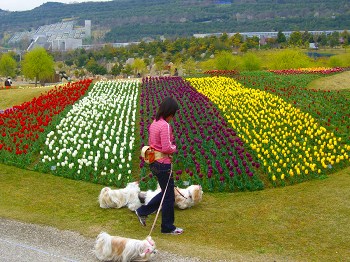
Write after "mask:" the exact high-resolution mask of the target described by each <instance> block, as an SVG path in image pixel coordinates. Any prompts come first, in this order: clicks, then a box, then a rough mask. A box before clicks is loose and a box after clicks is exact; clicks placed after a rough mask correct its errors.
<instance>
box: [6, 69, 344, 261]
mask: <svg viewBox="0 0 350 262" xmlns="http://www.w3.org/2000/svg"><path fill="white" fill-rule="evenodd" d="M344 74H345V73H344ZM326 79H327V78H325V79H324V81H326ZM347 79H349V78H345V79H343V81H344V82H345V81H348V82H347V83H349V82H350V79H349V80H347ZM322 86H324V82H323V83H322V82H321V86H320V87H322ZM347 86H349V85H347ZM313 88H317V87H315V86H313ZM3 91H4V90H3ZM3 91H1V92H3ZM6 91H10V90H6ZM12 91H13V92H17V91H18V90H12ZM41 92H42V90H39V89H37V94H36V95H39V94H40V93H41ZM15 94H17V96H16V97H17V98H18V93H15ZM36 95H35V96H36ZM10 97H11V96H10ZM27 99H28V100H29V99H30V98H29V96H28V97H27ZM4 102H5V101H2V100H0V108H3V103H4ZM14 104H19V103H14ZM14 104H12V105H14ZM9 106H11V104H8V105H7V107H9ZM0 188H1V190H0V217H4V218H9V219H16V220H20V221H25V222H30V223H38V224H44V225H50V226H54V227H57V228H59V229H68V230H73V231H76V232H80V233H81V234H83V235H85V236H88V237H92V238H94V237H95V236H96V235H97V234H98V233H99V232H100V231H101V230H105V231H107V232H109V233H111V234H115V235H122V236H127V237H135V238H143V237H145V236H146V235H147V234H148V233H149V230H150V225H151V223H152V222H153V219H154V216H151V217H150V219H149V221H148V224H149V225H148V226H147V228H142V227H140V225H139V224H138V221H137V220H136V218H135V215H134V214H133V213H132V212H130V211H129V210H128V209H119V210H115V209H114V210H112V209H108V210H104V209H100V208H99V206H98V203H97V196H98V194H99V191H100V189H101V186H100V185H95V184H91V183H86V182H79V181H72V180H68V179H64V178H60V177H55V176H52V175H47V174H41V173H36V172H32V171H27V170H22V169H18V168H14V167H9V166H6V165H0ZM349 188H350V168H347V169H345V170H342V171H340V172H338V173H336V174H333V175H332V176H330V177H329V178H327V179H325V180H314V181H309V182H305V183H302V184H298V185H295V186H291V187H286V188H277V189H266V190H263V191H259V192H243V193H232V194H228V193H223V194H209V193H206V194H205V195H204V198H203V201H202V203H201V204H200V205H198V206H196V207H194V208H192V209H189V210H176V225H178V226H181V227H184V228H185V230H186V232H185V234H184V235H181V236H177V237H174V236H164V235H161V234H160V233H159V223H160V222H159V221H158V224H157V226H156V229H155V231H154V232H153V233H152V236H153V237H154V239H155V240H156V242H157V245H158V246H159V248H160V250H162V249H163V250H167V251H172V252H175V253H179V254H183V255H190V256H197V257H202V258H206V259H210V260H213V261H217V260H218V259H226V260H234V261H273V260H277V261H278V260H279V261H281V260H283V261H288V260H290V261H295V260H297V261H310V260H311V261H345V260H346V259H347V258H348V257H350V251H349V248H348V243H349V241H350V224H349V223H348V218H349V217H350V209H349V206H350V196H349Z"/></svg>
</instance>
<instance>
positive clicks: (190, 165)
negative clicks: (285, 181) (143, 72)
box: [140, 77, 263, 191]
mask: <svg viewBox="0 0 350 262" xmlns="http://www.w3.org/2000/svg"><path fill="white" fill-rule="evenodd" d="M142 81H143V82H142V86H141V96H140V104H141V107H140V117H141V118H140V136H141V146H144V145H146V144H148V132H147V130H148V127H149V125H150V124H151V122H152V121H153V119H154V117H155V114H156V111H157V108H158V105H159V104H160V103H161V101H162V100H163V98H165V97H167V96H171V97H173V98H175V99H176V100H177V101H178V104H179V106H180V110H179V112H178V113H177V115H176V116H175V118H174V123H173V128H174V136H175V143H176V145H177V147H178V152H177V154H175V155H174V164H173V171H174V174H175V180H176V183H177V184H178V185H179V186H182V185H183V184H186V182H187V183H189V184H201V185H202V187H203V188H204V190H208V191H234V190H246V189H248V190H258V189H262V188H263V182H262V181H261V180H260V178H259V175H258V168H259V167H260V164H259V163H258V162H256V161H255V159H257V158H255V157H254V156H253V155H252V154H251V153H250V152H249V151H248V150H247V148H245V145H244V143H243V141H242V140H241V139H240V138H239V137H237V136H236V133H235V131H234V130H233V129H232V128H230V127H229V126H228V124H227V123H226V121H225V119H224V118H223V116H222V114H221V112H220V111H219V109H218V108H217V107H216V106H215V105H214V103H212V102H211V101H210V100H209V99H208V98H207V97H206V96H204V95H202V94H200V93H198V92H197V91H196V90H195V89H194V88H193V87H192V86H191V85H190V83H189V82H187V81H185V80H183V79H182V78H181V77H149V78H144V79H143V80H142ZM140 167H141V176H142V179H141V181H142V183H144V185H146V186H147V183H149V186H150V185H154V184H155V181H153V180H154V178H153V177H152V175H150V174H149V170H148V167H147V166H146V165H145V163H144V162H142V161H141V164H140Z"/></svg>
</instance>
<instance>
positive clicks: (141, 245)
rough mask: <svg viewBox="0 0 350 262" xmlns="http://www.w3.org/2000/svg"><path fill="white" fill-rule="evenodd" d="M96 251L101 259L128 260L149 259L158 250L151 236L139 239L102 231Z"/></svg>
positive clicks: (126, 261)
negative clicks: (112, 234)
mask: <svg viewBox="0 0 350 262" xmlns="http://www.w3.org/2000/svg"><path fill="white" fill-rule="evenodd" d="M94 253H95V255H96V257H97V258H98V259H99V260H100V261H118V262H128V261H149V260H150V259H151V258H153V257H154V256H155V254H156V253H157V250H156V245H155V243H154V241H153V240H152V238H151V237H150V236H148V237H147V238H146V239H145V240H137V239H131V238H125V237H118V236H111V235H109V234H108V233H106V232H101V233H100V234H99V235H98V236H97V239H96V242H95V250H94Z"/></svg>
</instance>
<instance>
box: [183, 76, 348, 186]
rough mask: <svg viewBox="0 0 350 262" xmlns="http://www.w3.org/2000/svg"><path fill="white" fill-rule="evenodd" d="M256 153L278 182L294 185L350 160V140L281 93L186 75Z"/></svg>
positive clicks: (270, 176) (217, 79)
mask: <svg viewBox="0 0 350 262" xmlns="http://www.w3.org/2000/svg"><path fill="white" fill-rule="evenodd" d="M188 81H190V83H191V84H192V86H194V87H195V88H196V89H197V90H198V91H199V92H200V93H202V94H204V95H206V96H207V97H209V99H210V100H211V101H213V102H214V103H215V104H217V106H218V107H219V109H220V110H221V111H222V112H223V114H224V115H225V117H226V119H227V121H228V122H229V123H230V124H231V125H232V127H233V129H234V130H236V131H237V132H238V133H239V134H240V135H241V136H242V138H243V140H244V141H245V142H246V143H247V144H249V145H250V147H251V148H252V149H253V150H254V151H255V152H256V154H257V156H258V159H259V160H260V161H261V162H262V163H263V167H264V169H265V173H266V174H267V175H268V177H269V179H270V181H271V182H272V183H273V184H275V185H285V184H293V183H296V182H301V181H304V180H307V179H310V178H314V177H318V176H320V175H321V174H323V170H325V169H328V168H332V167H333V166H334V165H335V164H339V163H340V162H347V163H348V162H349V153H350V145H347V144H343V142H342V138H341V137H337V136H335V135H334V133H333V132H329V131H327V129H326V128H325V127H323V126H321V125H320V124H318V123H317V120H316V119H314V118H313V117H312V116H310V115H309V114H308V113H305V112H302V111H301V110H300V109H298V108H296V107H294V106H293V105H292V104H290V103H287V102H285V101H284V100H283V99H282V98H280V97H279V96H276V95H274V94H271V93H269V92H265V91H261V90H256V89H251V88H245V87H243V86H241V85H240V84H239V83H237V82H236V81H234V80H232V79H230V78H225V77H219V78H193V79H188Z"/></svg>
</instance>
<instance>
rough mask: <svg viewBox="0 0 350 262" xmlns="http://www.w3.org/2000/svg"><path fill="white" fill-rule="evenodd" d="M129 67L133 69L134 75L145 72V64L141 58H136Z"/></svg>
mask: <svg viewBox="0 0 350 262" xmlns="http://www.w3.org/2000/svg"><path fill="white" fill-rule="evenodd" d="M131 67H132V68H133V69H134V73H135V75H137V74H139V73H143V72H144V71H145V70H146V64H145V62H144V61H143V60H142V59H141V58H136V59H135V60H134V63H132V65H131Z"/></svg>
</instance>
